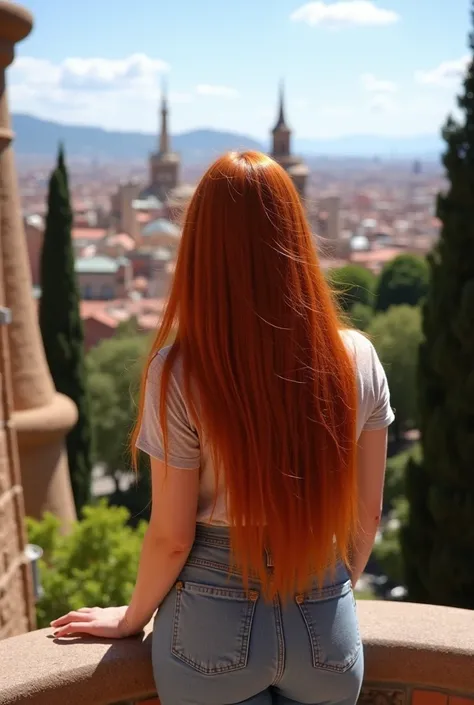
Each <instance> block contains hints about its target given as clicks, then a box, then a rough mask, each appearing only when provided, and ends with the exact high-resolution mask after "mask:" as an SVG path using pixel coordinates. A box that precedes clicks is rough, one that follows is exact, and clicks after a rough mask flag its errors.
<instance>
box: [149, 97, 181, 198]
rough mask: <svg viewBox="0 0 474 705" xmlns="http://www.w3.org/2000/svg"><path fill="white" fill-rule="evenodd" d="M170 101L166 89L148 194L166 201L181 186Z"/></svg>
mask: <svg viewBox="0 0 474 705" xmlns="http://www.w3.org/2000/svg"><path fill="white" fill-rule="evenodd" d="M168 112H169V111H168V99H167V95H166V87H165V85H163V89H162V93H161V127H160V133H159V137H158V151H157V152H154V153H153V154H152V155H151V156H150V185H149V187H148V189H147V192H148V193H151V194H153V195H154V196H157V197H158V198H159V199H160V200H162V201H164V200H165V199H166V196H167V195H168V193H169V192H170V191H171V190H172V189H174V188H176V186H178V184H179V172H180V166H181V164H180V158H179V155H178V154H176V153H175V152H172V151H171V144H170V136H169V132H168Z"/></svg>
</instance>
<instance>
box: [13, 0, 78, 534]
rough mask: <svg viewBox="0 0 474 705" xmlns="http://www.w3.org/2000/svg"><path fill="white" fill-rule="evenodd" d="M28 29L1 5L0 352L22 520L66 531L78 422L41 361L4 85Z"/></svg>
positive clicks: (18, 14)
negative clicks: (70, 453)
mask: <svg viewBox="0 0 474 705" xmlns="http://www.w3.org/2000/svg"><path fill="white" fill-rule="evenodd" d="M31 26H32V19H31V16H30V15H29V13H28V12H26V11H25V10H24V9H23V8H21V7H19V6H17V5H14V4H13V3H11V2H5V1H4V0H0V252H1V259H0V266H1V272H2V281H3V295H4V297H5V298H4V303H3V305H4V306H5V308H6V309H9V311H10V314H9V315H10V317H11V323H10V324H9V325H8V326H6V328H5V330H6V334H5V332H4V333H3V334H2V342H3V345H2V349H3V354H4V355H5V350H6V346H8V350H9V360H10V363H9V368H10V369H9V370H8V378H9V381H8V384H9V385H10V387H9V388H10V389H11V398H10V401H9V408H10V409H11V415H10V424H11V425H12V426H13V427H14V428H15V430H16V436H17V439H18V451H19V459H20V471H21V481H22V486H23V495H24V501H25V510H26V513H27V515H29V516H33V517H40V516H41V515H42V514H43V513H44V511H45V510H49V511H51V512H53V513H54V514H56V515H57V516H58V517H60V519H61V520H62V522H63V526H67V524H68V523H69V522H71V521H72V520H73V519H74V518H75V509H74V501H73V497H72V492H71V485H70V480H69V471H68V465H67V455H66V450H65V444H64V438H65V435H66V434H67V433H68V432H69V430H70V429H71V428H72V426H73V425H74V424H75V423H76V420H77V411H76V407H75V405H74V404H73V402H72V401H71V400H70V399H68V398H67V397H65V396H63V395H62V394H58V393H56V391H55V389H54V384H53V381H52V379H51V375H50V373H49V369H48V365H47V362H46V358H45V355H44V350H43V344H42V341H41V333H40V329H39V324H38V316H37V311H36V306H35V303H34V300H33V296H32V285H31V275H30V268H29V264H28V254H27V247H26V241H25V236H24V232H23V222H22V213H21V207H20V199H19V195H18V189H17V179H16V172H15V164H14V157H13V146H12V141H13V133H12V130H11V124H10V116H9V113H8V104H7V94H6V84H5V69H6V67H7V66H8V65H9V64H10V63H11V62H12V61H13V52H14V44H15V42H17V41H19V40H21V39H23V38H24V37H26V36H27V35H28V34H29V32H30V30H31ZM8 413H10V411H9V412H8ZM10 435H11V434H10ZM11 438H13V436H12V435H11ZM10 443H12V441H11V440H10Z"/></svg>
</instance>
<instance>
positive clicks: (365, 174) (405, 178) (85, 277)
mask: <svg viewBox="0 0 474 705" xmlns="http://www.w3.org/2000/svg"><path fill="white" fill-rule="evenodd" d="M290 109H291V106H288V105H287V104H286V101H285V94H284V87H283V85H282V86H281V87H280V91H279V96H278V100H277V101H276V105H275V114H276V120H275V122H274V126H273V127H272V129H271V149H270V154H271V156H272V157H274V158H275V159H276V160H277V161H279V163H280V164H281V165H282V166H283V167H284V168H285V169H286V170H287V172H288V173H289V175H290V176H291V178H292V180H293V181H294V183H295V186H296V188H297V190H298V192H299V193H300V195H301V197H302V198H303V200H304V203H305V207H306V211H307V215H308V219H309V222H310V224H311V227H312V229H313V233H314V236H315V242H317V246H318V249H319V252H320V257H321V263H322V266H323V268H324V269H326V270H329V269H332V268H335V267H338V266H342V265H344V264H346V263H354V264H358V265H361V266H363V267H366V268H367V269H369V270H370V271H372V272H373V273H374V274H379V273H380V272H381V270H382V268H383V265H384V264H385V263H387V262H389V261H390V260H391V259H393V258H394V257H396V256H397V255H398V254H402V253H412V254H419V255H425V254H426V253H428V252H429V251H430V250H431V249H432V247H433V245H434V244H435V242H436V239H437V236H438V233H439V227H440V223H439V221H438V220H437V218H436V215H435V199H436V195H437V193H438V192H439V191H440V190H441V189H442V188H443V187H444V185H445V183H444V179H443V172H442V169H441V166H440V164H439V163H438V162H436V161H434V160H432V161H426V162H421V161H420V160H417V159H414V160H412V161H407V160H403V161H402V160H400V161H394V160H387V161H385V160H380V159H378V158H377V156H374V158H373V159H371V160H362V159H358V160H357V159H352V160H351V159H343V158H339V159H325V160H323V163H322V164H321V160H317V159H315V158H310V159H308V160H305V159H304V158H303V157H301V156H299V155H296V154H294V152H293V149H292V131H291V129H290V128H289V122H288V120H287V115H289V113H290V112H291V110H290ZM157 112H158V115H159V124H160V128H159V132H158V134H157V135H156V143H155V151H154V152H153V153H152V154H151V155H150V157H149V159H148V163H143V164H141V165H140V164H131V165H130V164H123V163H122V164H110V165H106V164H104V165H102V166H99V167H98V165H97V160H96V159H94V160H91V161H90V162H89V163H87V161H84V160H83V163H74V161H73V162H72V163H71V164H70V173H71V198H72V206H73V211H74V228H73V230H72V237H73V243H74V251H75V255H76V272H77V276H78V281H79V286H80V289H81V295H82V302H81V317H82V320H83V323H84V328H85V337H86V346H87V348H89V347H90V346H92V345H94V344H96V343H97V342H98V341H99V340H100V339H103V338H108V337H111V336H112V335H114V332H115V330H116V328H117V326H118V325H119V324H120V323H121V322H123V321H124V320H128V319H129V318H130V317H136V318H138V323H139V327H141V328H143V329H144V330H154V329H155V328H156V325H157V322H158V319H159V312H160V310H161V308H162V305H163V300H164V297H165V295H166V291H167V289H168V287H169V283H170V278H171V276H172V272H173V263H174V259H175V257H176V253H177V247H178V243H179V237H180V225H179V223H180V219H181V216H182V213H183V211H184V210H185V208H186V205H187V203H188V202H189V199H190V198H191V196H192V194H193V191H194V186H195V183H196V179H197V178H198V177H199V175H200V173H202V172H203V171H204V170H205V168H206V164H202V165H193V166H191V167H188V166H187V165H186V164H185V163H184V164H183V163H182V160H181V158H180V155H179V154H178V153H176V152H174V151H173V140H172V138H171V134H170V130H171V128H172V115H171V114H170V109H169V105H168V100H167V95H166V91H163V93H162V95H161V98H160V100H158V99H157ZM66 146H67V145H66ZM235 146H236V148H238V142H236V145H235ZM117 174H119V175H120V182H119V183H118V182H117ZM48 175H49V172H48V169H47V167H45V166H41V167H38V166H28V164H25V159H24V158H23V159H22V161H21V168H20V176H19V183H20V190H21V199H22V205H23V210H24V223H25V234H26V239H27V244H28V252H29V258H30V265H31V274H32V281H33V286H34V287H35V291H36V292H37V293H38V288H39V286H40V281H39V277H40V266H39V263H40V255H41V248H42V234H43V230H44V219H45V212H46V195H47V194H46V189H47V181H48Z"/></svg>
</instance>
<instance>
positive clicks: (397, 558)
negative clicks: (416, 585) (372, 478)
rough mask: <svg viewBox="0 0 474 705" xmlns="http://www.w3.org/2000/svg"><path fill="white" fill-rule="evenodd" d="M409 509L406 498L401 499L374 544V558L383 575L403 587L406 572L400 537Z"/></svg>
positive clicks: (396, 503)
mask: <svg viewBox="0 0 474 705" xmlns="http://www.w3.org/2000/svg"><path fill="white" fill-rule="evenodd" d="M408 512H409V508H408V502H407V500H406V499H405V498H404V497H400V498H399V499H398V500H397V501H396V502H395V505H394V508H393V509H392V511H391V512H390V514H389V516H388V518H387V520H386V521H385V522H384V525H383V526H382V531H381V537H380V540H378V541H377V542H376V543H375V544H374V549H373V556H374V558H375V560H376V561H377V563H378V565H379V567H380V568H381V570H382V571H383V573H384V574H385V575H386V576H387V577H388V578H389V579H390V580H392V581H393V582H395V583H397V584H398V585H403V582H404V571H403V558H402V549H401V545H400V536H401V531H402V526H403V524H404V522H406V517H407V515H408Z"/></svg>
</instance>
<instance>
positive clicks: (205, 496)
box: [137, 329, 393, 526]
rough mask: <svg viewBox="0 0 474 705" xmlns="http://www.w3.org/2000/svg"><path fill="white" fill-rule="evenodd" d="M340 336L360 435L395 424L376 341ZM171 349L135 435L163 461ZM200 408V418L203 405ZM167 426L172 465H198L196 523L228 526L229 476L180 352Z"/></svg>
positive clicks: (153, 379) (155, 371)
mask: <svg viewBox="0 0 474 705" xmlns="http://www.w3.org/2000/svg"><path fill="white" fill-rule="evenodd" d="M341 336H342V338H343V340H344V343H345V345H346V348H347V350H348V352H349V355H350V357H351V359H352V360H353V362H354V371H355V379H356V388H357V409H356V439H359V437H360V435H361V433H362V431H363V430H368V429H369V430H373V429H379V428H385V427H386V426H387V425H388V424H390V423H391V422H392V420H393V412H392V409H391V407H390V394H389V390H388V386H387V381H386V376H385V373H384V370H383V367H382V365H381V364H380V361H379V359H378V357H377V354H376V353H375V350H374V347H373V345H372V343H371V342H370V341H369V340H368V339H367V338H366V337H365V336H364V335H362V334H361V333H359V332H358V331H355V330H349V329H343V330H341ZM170 350H171V346H167V347H165V348H163V349H162V350H160V351H159V352H157V353H156V355H155V356H154V358H153V360H152V361H151V363H150V367H149V370H148V384H147V387H146V400H145V408H144V414H143V419H142V423H141V428H140V434H139V436H138V438H137V445H138V447H139V448H140V449H141V450H143V451H144V452H146V453H148V454H149V455H151V456H153V457H155V458H159V459H160V460H164V459H165V453H164V443H163V433H162V430H161V425H160V424H159V423H157V419H158V418H159V400H160V395H159V391H160V388H161V376H162V371H163V365H164V362H165V360H166V358H167V356H168V354H169V352H170ZM196 412H197V415H198V418H199V409H197V410H196ZM230 423H232V420H230ZM167 424H168V443H169V446H168V463H169V464H170V465H171V466H173V467H182V468H194V467H197V466H199V467H200V487H199V503H198V512H197V518H196V520H197V522H198V523H199V522H200V523H204V524H213V525H216V526H228V525H229V516H228V511H227V489H226V484H225V477H224V474H223V472H222V470H221V471H220V472H219V471H216V468H215V467H214V459H213V457H212V452H211V447H210V445H209V442H208V440H207V439H206V437H205V434H204V432H203V430H202V429H200V428H199V427H197V426H196V424H195V423H194V422H193V420H192V411H191V408H190V406H189V404H188V403H187V402H186V393H185V384H184V370H183V362H182V358H181V356H179V355H178V356H177V357H176V359H175V360H174V362H173V366H172V369H171V376H170V382H169V387H168V395H167ZM216 483H218V487H216Z"/></svg>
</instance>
